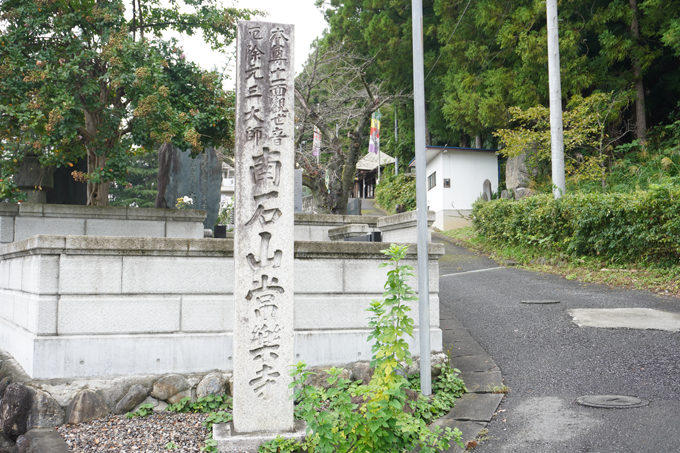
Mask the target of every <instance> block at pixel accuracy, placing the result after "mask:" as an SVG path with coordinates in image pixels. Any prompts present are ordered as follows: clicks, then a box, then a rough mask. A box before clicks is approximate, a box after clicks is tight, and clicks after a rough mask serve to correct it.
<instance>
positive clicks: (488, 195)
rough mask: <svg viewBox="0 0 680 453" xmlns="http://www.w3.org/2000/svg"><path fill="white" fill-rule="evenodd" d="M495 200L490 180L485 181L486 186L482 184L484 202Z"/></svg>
mask: <svg viewBox="0 0 680 453" xmlns="http://www.w3.org/2000/svg"><path fill="white" fill-rule="evenodd" d="M492 198H493V192H492V190H491V181H489V180H488V179H485V180H484V184H482V200H484V201H491V200H492Z"/></svg>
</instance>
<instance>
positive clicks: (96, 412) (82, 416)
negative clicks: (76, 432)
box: [66, 389, 109, 425]
mask: <svg viewBox="0 0 680 453" xmlns="http://www.w3.org/2000/svg"><path fill="white" fill-rule="evenodd" d="M107 415H109V408H108V407H107V406H106V402H105V401H104V398H102V397H101V396H100V395H99V393H97V392H95V391H94V390H90V389H86V390H81V391H80V392H78V393H77V394H76V396H75V397H74V398H73V400H72V401H71V403H70V404H69V405H68V407H67V408H66V423H69V424H72V425H76V424H78V423H83V422H89V421H92V420H96V419H98V418H104V417H106V416H107Z"/></svg>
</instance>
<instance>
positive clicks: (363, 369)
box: [352, 362, 373, 385]
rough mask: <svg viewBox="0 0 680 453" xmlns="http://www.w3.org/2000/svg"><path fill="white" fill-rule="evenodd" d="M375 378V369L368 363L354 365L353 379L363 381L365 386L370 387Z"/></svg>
mask: <svg viewBox="0 0 680 453" xmlns="http://www.w3.org/2000/svg"><path fill="white" fill-rule="evenodd" d="M372 377H373V369H372V368H371V367H370V364H369V363H368V362H356V363H355V364H354V365H352V379H354V380H355V381H361V382H362V383H363V384H364V385H368V383H369V382H371V378H372Z"/></svg>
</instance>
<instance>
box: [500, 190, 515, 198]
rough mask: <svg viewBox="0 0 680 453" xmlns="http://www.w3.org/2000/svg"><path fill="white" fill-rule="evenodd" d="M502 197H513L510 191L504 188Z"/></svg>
mask: <svg viewBox="0 0 680 453" xmlns="http://www.w3.org/2000/svg"><path fill="white" fill-rule="evenodd" d="M501 198H505V199H506V200H509V199H510V198H512V197H511V196H510V192H508V191H507V190H503V191H501Z"/></svg>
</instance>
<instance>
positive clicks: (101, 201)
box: [84, 110, 109, 206]
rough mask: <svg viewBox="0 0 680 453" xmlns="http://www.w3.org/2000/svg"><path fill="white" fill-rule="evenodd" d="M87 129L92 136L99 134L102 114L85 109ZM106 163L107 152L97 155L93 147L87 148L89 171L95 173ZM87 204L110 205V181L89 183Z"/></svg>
mask: <svg viewBox="0 0 680 453" xmlns="http://www.w3.org/2000/svg"><path fill="white" fill-rule="evenodd" d="M84 114H85V129H86V130H87V132H88V133H89V134H90V136H91V137H96V136H97V129H98V128H99V125H100V124H101V116H100V115H99V114H98V113H96V112H90V111H88V110H85V111H84ZM104 164H106V153H104V154H102V155H97V154H96V153H95V152H94V150H93V149H90V148H87V172H88V173H90V174H91V173H95V172H97V171H98V170H99V169H100V168H102V167H104ZM87 205H88V206H108V205H109V183H108V182H101V183H96V184H95V183H91V182H89V181H88V183H87Z"/></svg>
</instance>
